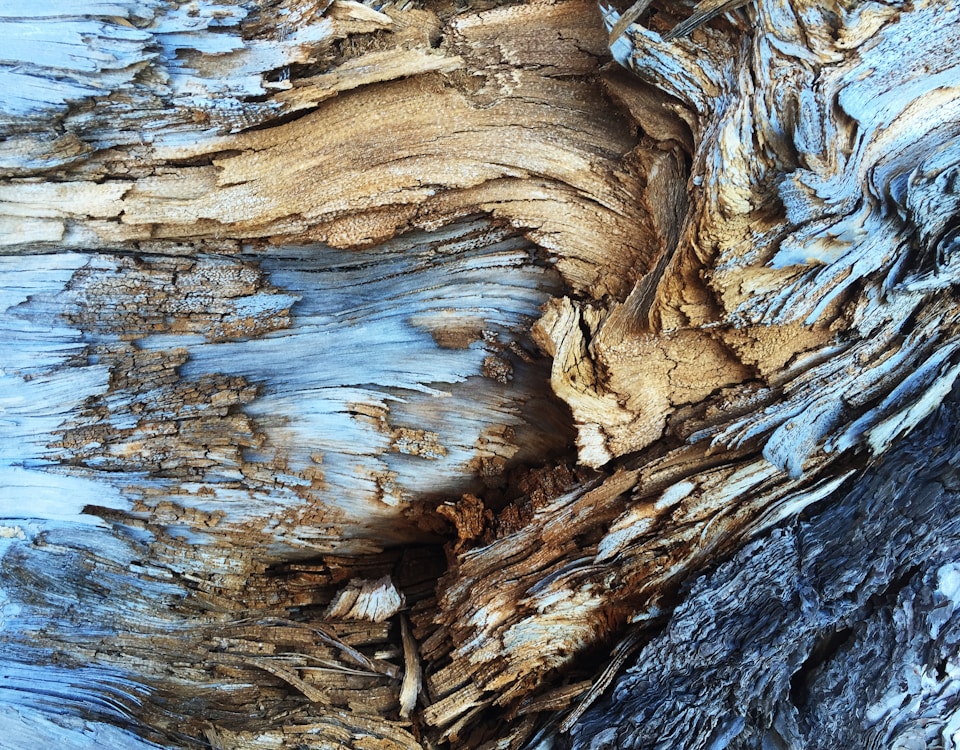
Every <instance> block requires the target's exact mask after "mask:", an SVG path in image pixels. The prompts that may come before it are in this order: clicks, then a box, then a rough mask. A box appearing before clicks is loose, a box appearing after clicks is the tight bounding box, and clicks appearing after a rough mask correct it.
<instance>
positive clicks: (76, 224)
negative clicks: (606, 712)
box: [0, 0, 960, 748]
mask: <svg viewBox="0 0 960 750" xmlns="http://www.w3.org/2000/svg"><path fill="white" fill-rule="evenodd" d="M21 5H22V4H16V7H14V4H10V3H8V4H2V3H0V38H2V39H3V40H4V42H5V44H4V50H3V52H2V53H0V86H2V87H3V90H4V91H9V92H11V94H10V95H9V96H5V97H2V98H0V135H2V136H3V141H2V143H0V176H2V182H0V252H2V256H0V265H2V267H3V274H2V275H0V346H2V347H3V364H2V369H0V409H2V413H0V489H2V492H3V495H2V498H3V502H2V504H0V519H2V520H0V551H2V567H0V607H2V609H0V613H2V630H3V634H2V636H0V637H2V639H3V646H4V648H3V654H2V656H0V671H2V673H3V674H4V675H5V678H6V679H5V680H4V681H2V682H0V691H2V694H3V696H4V697H3V700H2V701H0V702H2V703H4V704H6V705H7V708H4V709H3V710H2V712H0V726H2V727H3V728H4V730H5V731H6V728H7V727H9V732H8V734H9V733H30V734H32V735H33V736H35V737H37V738H38V740H39V739H40V738H45V737H46V738H50V739H49V741H51V742H59V743H61V744H62V746H70V744H69V743H73V746H83V745H84V743H85V742H87V743H88V744H89V741H93V740H89V738H90V737H99V739H97V740H95V741H96V742H101V743H107V744H113V745H115V746H123V743H126V744H127V745H129V746H131V747H133V746H149V745H148V744H147V743H157V744H159V745H160V746H164V747H178V746H183V747H191V746H212V747H217V748H227V747H238V748H240V747H250V748H256V747H263V748H272V747H280V748H282V747H297V746H315V747H329V746H338V744H339V745H344V744H346V745H349V746H354V747H369V748H387V747H390V748H393V747H408V748H416V747H424V748H426V747H433V746H436V745H437V744H438V743H443V742H448V743H450V744H451V745H452V746H457V747H484V746H490V747H492V746H502V747H521V746H523V745H524V744H525V743H531V744H532V745H536V744H537V743H539V742H540V741H541V740H542V739H543V738H549V737H552V736H553V735H552V734H551V733H553V734H557V733H563V732H566V731H567V730H570V731H571V735H570V736H571V737H572V738H574V740H576V741H578V742H579V741H581V739H578V738H584V737H586V736H587V734H585V732H587V730H588V729H589V728H590V727H595V725H596V723H597V719H596V718H595V717H596V713H595V712H594V713H590V709H589V708H588V703H589V702H590V701H592V700H595V699H596V698H597V697H598V696H600V695H601V694H603V692H604V689H605V686H607V685H610V684H616V683H615V679H614V677H615V672H616V670H617V669H618V668H620V667H621V666H622V665H624V664H625V663H627V662H628V661H629V660H630V659H633V658H635V655H636V654H637V653H638V651H637V649H638V648H639V646H640V643H641V641H642V640H643V639H644V638H649V637H652V636H653V634H655V633H657V632H663V633H669V632H670V631H669V629H667V630H664V629H663V628H664V625H663V623H664V622H665V620H666V618H669V616H670V613H671V611H672V609H673V608H674V606H675V605H676V603H677V602H678V601H679V600H680V599H682V598H683V596H684V594H681V593H678V592H680V590H681V589H680V587H681V583H682V582H683V581H685V580H689V579H691V578H692V577H695V576H696V575H698V574H699V573H700V572H701V571H703V570H704V569H706V568H708V567H710V566H713V565H715V564H716V563H717V562H718V561H720V560H722V559H724V558H726V557H729V556H730V555H732V554H733V553H734V552H735V551H736V550H737V549H741V548H745V545H750V544H759V543H761V542H758V541H756V540H758V539H760V540H762V539H765V538H766V536H765V535H768V534H770V530H771V529H772V528H773V527H776V526H777V525H778V524H781V525H782V523H783V522H785V521H786V522H788V523H789V522H791V519H796V518H798V517H800V516H801V515H804V516H806V515H810V514H815V513H818V512H820V509H822V508H829V507H831V504H833V503H841V502H842V501H843V498H845V497H848V495H849V492H850V487H851V486H856V485H857V484H858V483H861V482H866V481H868V480H867V479H866V477H869V476H871V474H870V472H872V471H875V468H874V467H875V466H878V465H882V462H883V461H884V460H885V457H887V456H888V455H893V454H891V451H893V450H895V449H897V446H898V445H900V444H901V443H902V442H903V441H905V440H909V439H911V434H912V432H913V431H914V430H915V429H916V428H917V425H919V424H921V423H922V422H923V420H924V419H925V418H927V417H928V416H929V415H931V414H933V413H935V412H936V410H937V409H938V407H939V405H940V403H941V401H942V400H943V399H944V398H945V397H946V396H947V394H948V393H949V392H950V390H951V388H952V386H953V383H954V381H955V379H956V376H957V374H958V372H960V369H958V368H960V362H958V352H957V348H958V343H960V336H958V334H960V320H958V307H957V305H956V303H955V299H954V295H953V291H952V288H953V285H954V284H955V283H956V282H957V278H958V277H957V272H958V266H957V259H956V255H957V254H956V252H955V251H956V250H957V244H958V240H957V232H956V226H955V223H956V219H955V217H956V215H957V214H958V210H960V205H958V199H957V194H958V193H957V191H956V190H955V186H954V182H955V175H956V171H957V165H958V163H960V151H958V149H957V145H956V144H957V136H958V129H960V128H958V126H957V123H958V122H960V117H958V114H960V111H958V108H960V89H958V88H957V86H956V81H957V80H960V70H958V64H957V63H956V61H955V56H953V55H952V54H950V53H949V51H950V50H953V49H955V48H956V45H957V42H958V41H960V39H957V36H958V34H960V32H958V29H960V25H958V23H957V22H958V21H960V18H957V15H958V13H960V11H958V10H957V8H955V7H953V6H949V5H948V6H944V5H943V4H942V3H933V2H914V3H911V4H905V3H897V2H893V3H883V4H882V3H874V2H846V1H843V2H841V1H840V0H835V1H831V0H827V1H823V0H818V1H817V2H813V0H789V2H785V1H783V0H770V1H769V2H768V1H767V0H758V1H757V2H755V3H751V4H747V5H744V4H742V3H728V4H723V7H722V10H735V12H733V13H729V14H725V15H724V14H720V15H717V14H716V13H714V11H715V10H718V9H721V8H720V5H719V4H717V3H710V2H705V3H702V4H701V5H700V6H699V7H698V10H695V11H693V12H692V13H691V9H690V7H689V6H688V4H685V3H672V2H665V3H660V4H652V5H651V4H647V3H640V4H638V6H639V5H642V6H644V7H642V8H636V9H635V10H634V11H632V15H633V16H634V17H633V18H632V19H630V20H631V21H632V23H629V24H628V23H620V24H618V19H619V18H620V16H619V13H618V11H617V10H615V9H613V8H607V7H605V6H604V7H602V8H601V9H599V10H598V9H597V8H596V7H595V6H594V5H593V4H591V3H587V2H581V1H580V0H561V1H560V2H552V3H551V2H532V3H524V4H515V5H502V6H493V5H483V6H474V7H461V6H460V5H457V4H454V3H446V2H442V3H435V4H416V3H408V2H402V3H386V4H378V5H377V6H376V7H375V8H374V7H369V6H367V5H364V4H361V3H357V2H353V0H333V1H332V2H327V1H320V2H312V1H311V2H304V1H303V0H285V1H283V2H277V3H267V4H265V3H254V2H247V1H246V0H239V1H238V2H230V3H227V2H223V3H221V2H213V1H212V0H203V1H200V0H198V1H197V2H193V3H184V4H181V5H177V6H173V5H170V4H168V3H165V2H161V1H160V0H112V1H109V2H107V1H105V2H97V3H92V4H87V6H85V8H84V10H83V14H82V15H78V14H77V11H76V8H75V6H74V5H73V4H72V3H66V2H62V1H60V0H39V1H38V2H35V3H31V4H29V5H28V6H24V7H21ZM714 6H716V7H714ZM735 6H736V8H735ZM739 6H744V7H739ZM628 13H631V12H630V11H628ZM706 21H709V23H706ZM871 512H875V511H871ZM777 533H781V531H779V530H778V531H777ZM750 549H752V547H751V548H750ZM734 559H736V558H734ZM868 562H869V560H867V563H868ZM931 564H932V563H931ZM949 564H950V563H949V561H948V560H945V559H944V560H939V561H938V562H937V565H939V566H940V567H939V568H937V570H942V571H944V570H948V567H944V566H949ZM930 570H931V571H932V570H933V568H930ZM930 575H933V573H929V575H928V576H927V578H926V579H923V581H920V578H918V579H917V581H918V583H917V586H919V587H921V588H922V587H923V586H927V587H928V588H929V587H930V586H932V585H933V584H932V583H931V581H932V580H933V579H931V578H930V577H929V576H930ZM944 575H947V573H944ZM718 580H719V579H718ZM717 585H718V586H720V585H721V584H719V583H718V584H717ZM944 586H947V584H944ZM918 590H919V589H918ZM943 590H944V591H946V589H943ZM691 597H692V598H691V599H690V606H691V607H696V606H704V607H707V606H709V605H708V604H707V603H703V604H702V605H697V604H696V601H703V602H706V601H707V600H708V599H709V597H704V598H703V599H702V600H698V599H696V598H695V597H693V595H691ZM685 616H686V615H685V614H684V611H678V615H677V620H676V622H677V623H678V624H677V625H676V627H682V623H683V617H685ZM784 632H786V631H784ZM663 637H664V638H666V639H667V641H665V642H668V641H669V637H670V636H668V635H664V636H663ZM774 641H775V639H773V640H771V642H770V643H771V644H773V643H774ZM617 644H619V646H618V645H617ZM651 648H652V647H651ZM770 648H771V649H773V648H774V647H773V645H770ZM761 650H762V644H761ZM639 653H643V652H639ZM764 653H767V654H768V655H770V654H775V653H776V652H775V650H769V651H766V652H764ZM598 654H599V655H600V656H599V657H598V656H597V655H598ZM608 654H612V657H611V661H610V663H609V665H607V663H606V660H605V657H606V656H607V655H608ZM794 656H795V657H796V658H797V659H798V660H799V661H798V664H801V663H803V661H804V659H805V658H806V657H807V656H809V654H807V655H804V654H802V653H800V652H797V654H794ZM641 658H645V657H641ZM676 658H677V659H678V660H679V659H682V655H681V654H679V653H678V654H677V657H676ZM682 666H683V664H681V667H682ZM638 668H640V669H642V668H643V665H642V664H640V665H638ZM624 690H626V688H624ZM571 710H572V711H573V713H570V711H571ZM918 710H919V709H918ZM581 720H582V721H583V722H584V724H583V727H584V729H583V730H582V731H580V730H578V729H577V727H578V722H580V721H581ZM623 721H628V717H627V715H626V714H624V718H623ZM717 726H719V724H717V725H711V726H710V728H709V729H705V730H704V732H703V733H701V735H698V737H699V740H697V741H702V742H703V743H709V742H712V741H713V740H712V739H710V738H711V737H713V734H711V733H712V732H714V730H716V729H717ZM731 726H734V725H733V724H731ZM721 734H722V732H721ZM751 736H752V735H751ZM88 740H89V741H88ZM582 741H583V742H586V741H587V740H585V739H584V740H582ZM490 743H492V744H490ZM704 746H706V745H704Z"/></svg>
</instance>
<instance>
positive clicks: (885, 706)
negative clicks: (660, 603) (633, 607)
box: [559, 390, 960, 750]
mask: <svg viewBox="0 0 960 750" xmlns="http://www.w3.org/2000/svg"><path fill="white" fill-rule="evenodd" d="M958 445H960V392H957V391H956V390H955V391H954V392H953V394H952V395H951V396H950V397H949V398H948V400H947V401H946V402H945V403H944V404H943V405H942V406H941V407H940V408H939V409H938V410H937V411H936V412H935V413H934V414H933V415H932V416H931V417H930V418H929V419H928V420H927V421H926V422H925V423H924V424H923V425H922V426H921V427H918V428H917V429H916V430H915V431H914V432H913V433H912V434H911V435H910V437H909V438H907V439H905V440H904V441H903V442H902V443H901V444H899V445H898V446H897V447H895V448H893V449H891V450H890V451H889V452H888V453H887V455H886V457H885V459H884V461H883V463H882V464H879V465H877V466H875V467H871V468H870V469H868V470H866V471H864V472H863V473H862V474H860V475H858V476H857V477H855V478H854V479H852V480H851V481H850V482H849V483H848V484H847V485H845V486H844V488H842V490H841V491H838V492H837V493H836V494H835V495H834V496H833V497H832V498H831V499H830V500H829V501H828V502H826V503H823V504H820V505H818V506H816V508H814V509H811V517H809V518H807V519H805V520H799V521H796V522H792V523H787V524H784V525H782V526H780V527H778V528H777V529H776V530H774V531H773V532H772V533H770V534H769V535H767V536H765V537H763V538H761V539H757V540H755V541H752V542H750V543H749V544H747V545H745V546H744V547H743V548H742V549H740V550H739V551H738V552H737V553H736V555H734V556H733V557H732V558H731V559H730V560H728V561H727V562H725V563H723V564H722V565H720V567H719V568H718V569H717V570H716V571H714V572H712V573H710V574H708V575H705V576H702V577H700V578H699V579H697V580H696V581H695V582H694V583H692V585H691V586H690V587H689V590H688V591H687V592H686V594H685V597H684V601H683V603H682V604H681V605H680V606H679V607H678V608H677V609H676V610H675V611H674V613H673V614H672V615H671V617H670V620H669V622H668V623H667V624H666V626H665V628H664V630H663V632H662V633H660V634H658V635H656V636H655V637H654V638H652V639H651V640H650V641H649V642H648V643H647V644H646V646H644V648H643V650H642V651H640V653H639V654H638V655H637V656H636V659H635V663H634V665H633V666H631V667H630V668H629V669H628V670H627V671H626V672H625V673H624V674H623V675H622V676H621V677H620V678H619V679H618V680H617V681H616V682H615V684H614V686H613V687H612V689H611V690H610V691H609V693H608V694H607V696H605V697H604V698H603V699H602V700H601V701H600V702H598V703H597V704H595V705H594V706H593V707H592V708H590V709H589V711H588V712H587V713H586V714H585V715H584V716H583V717H582V719H581V720H580V721H579V722H577V723H576V724H575V725H574V726H573V728H572V730H571V731H570V734H569V736H568V737H565V738H564V739H563V740H562V741H561V742H560V745H559V746H560V747H563V748H578V749H579V748H584V749H586V748H590V750H605V749H612V748H618V749H620V748H623V749H628V748H629V749H633V748H673V747H678V746H679V747H685V748H691V749H696V748H707V747H726V748H751V747H779V748H801V747H813V748H833V747H848V746H858V747H951V746H952V745H953V744H955V742H956V738H957V736H958V735H957V732H958V731H960V699H958V688H960V659H958V651H957V644H958V642H960V587H958V583H960V563H958V560H957V555H956V550H957V546H958V544H960V520H958V519H960V514H958V509H960V453H958V450H957V446H958Z"/></svg>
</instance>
